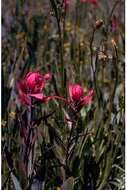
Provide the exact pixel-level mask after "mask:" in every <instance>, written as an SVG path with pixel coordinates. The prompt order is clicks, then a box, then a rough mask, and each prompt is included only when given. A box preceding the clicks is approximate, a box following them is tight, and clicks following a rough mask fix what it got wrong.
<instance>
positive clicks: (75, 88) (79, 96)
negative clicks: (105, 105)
mask: <svg viewBox="0 0 127 190" xmlns="http://www.w3.org/2000/svg"><path fill="white" fill-rule="evenodd" d="M84 93H87V89H83V88H82V87H81V86H80V85H79V84H69V96H70V102H72V103H74V104H75V105H76V106H79V107H82V106H83V105H88V104H91V103H92V101H93V95H94V90H93V89H92V90H89V91H88V93H87V95H84Z"/></svg>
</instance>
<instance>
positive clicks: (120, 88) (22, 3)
mask: <svg viewBox="0 0 127 190" xmlns="http://www.w3.org/2000/svg"><path fill="white" fill-rule="evenodd" d="M124 8H125V7H124V1H123V0H110V1H107V0H98V3H97V5H93V4H92V3H89V2H84V3H81V2H80V1H79V0H71V1H70V4H69V6H68V7H66V8H64V6H63V5H62V1H60V0H59V1H58V0H37V1H35V0H13V1H9V0H3V1H2V73H1V74H2V140H1V141H2V189H7V190H10V189H17V190H19V189H20V188H21V189H23V190H25V189H32V190H39V189H43V190H44V189H47V190H55V189H57V190H59V189H62V190H71V189H74V190H94V189H97V190H103V189H104V190H110V189H112V190H122V189H125V185H124V182H125V172H124V168H125V166H124V164H125V163H124V162H125V155H124V154H125V152H124V148H125V136H124V135H125V134H124V132H125V128H124V127H125V125H124V124H125V123H124V122H125V120H124V96H125V93H124V88H125V76H124V75H125V72H124V71H125V60H124V58H125V57H124V55H125V50H124V45H125V43H124V39H125V33H124V13H125V11H124ZM99 19H101V22H102V23H101V25H100V26H99V27H97V22H96V21H97V20H99ZM99 21H100V20H99ZM31 70H32V71H34V70H35V71H37V70H38V71H40V72H42V73H45V72H49V71H50V72H52V73H53V79H52V82H51V83H50V84H48V85H47V88H46V89H45V93H46V94H52V95H53V94H56V95H61V96H64V97H67V96H68V95H67V85H68V82H69V81H71V82H72V83H79V84H81V85H82V86H83V87H84V88H85V87H87V88H88V89H89V88H94V89H95V98H94V102H93V104H92V105H90V106H88V107H84V108H82V110H81V112H80V114H79V115H78V119H77V124H76V132H74V136H73V138H75V133H76V134H78V136H76V140H75V141H72V144H71V147H70V150H69V152H68V154H69V155H68V158H67V157H66V156H67V155H66V151H65V149H64V147H66V145H67V141H68V136H69V133H70V131H69V128H68V124H67V123H66V122H65V113H66V112H67V106H66V105H62V103H61V102H60V101H57V100H54V101H51V102H49V103H48V104H46V105H44V104H39V105H37V110H34V113H33V118H32V120H35V119H37V118H40V117H41V116H44V115H45V114H49V113H51V112H52V111H55V112H54V113H53V115H52V116H51V117H50V118H48V121H47V120H46V121H41V122H40V123H39V124H37V125H38V127H37V131H36V133H37V136H38V137H37V139H36V142H34V149H35V150H34V161H33V163H32V164H33V165H32V167H33V168H34V169H33V171H34V172H33V173H32V174H31V175H30V176H29V177H27V174H26V173H25V172H24V170H23V161H22V159H21V154H22V152H21V148H22V146H23V143H24V142H23V137H22V136H21V134H20V122H22V123H23V122H24V123H23V124H22V125H25V124H26V123H27V119H26V110H27V108H26V107H25V106H23V105H21V103H20V101H19V98H18V88H17V84H18V81H19V80H20V79H21V78H23V76H24V75H25V74H26V73H27V72H29V71H31ZM83 134H85V135H83ZM87 134H89V135H87ZM58 139H60V140H58ZM71 150H73V151H71ZM11 165H13V166H12V167H11ZM18 188H19V189H18Z"/></svg>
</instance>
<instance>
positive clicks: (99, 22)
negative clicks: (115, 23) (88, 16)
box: [95, 19, 104, 29]
mask: <svg viewBox="0 0 127 190" xmlns="http://www.w3.org/2000/svg"><path fill="white" fill-rule="evenodd" d="M103 23H104V22H103V20H102V19H99V20H97V21H96V25H95V27H96V29H99V28H100V27H101V26H102V25H103Z"/></svg>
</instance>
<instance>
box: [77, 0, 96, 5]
mask: <svg viewBox="0 0 127 190" xmlns="http://www.w3.org/2000/svg"><path fill="white" fill-rule="evenodd" d="M80 2H81V3H86V2H87V3H91V4H93V5H97V4H98V0H80Z"/></svg>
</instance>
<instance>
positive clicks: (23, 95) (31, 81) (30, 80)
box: [18, 71, 52, 105]
mask: <svg viewBox="0 0 127 190" xmlns="http://www.w3.org/2000/svg"><path fill="white" fill-rule="evenodd" d="M51 78H52V75H51V73H47V74H41V73H40V72H35V71H34V72H29V73H28V74H27V75H26V76H25V77H24V79H23V80H21V81H20V82H19V84H18V89H19V97H20V101H21V103H22V104H26V105H31V97H33V98H35V99H37V100H40V101H42V102H46V101H47V99H49V97H47V98H46V96H45V95H44V94H43V92H42V90H43V88H44V87H45V83H46V81H47V80H51Z"/></svg>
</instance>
